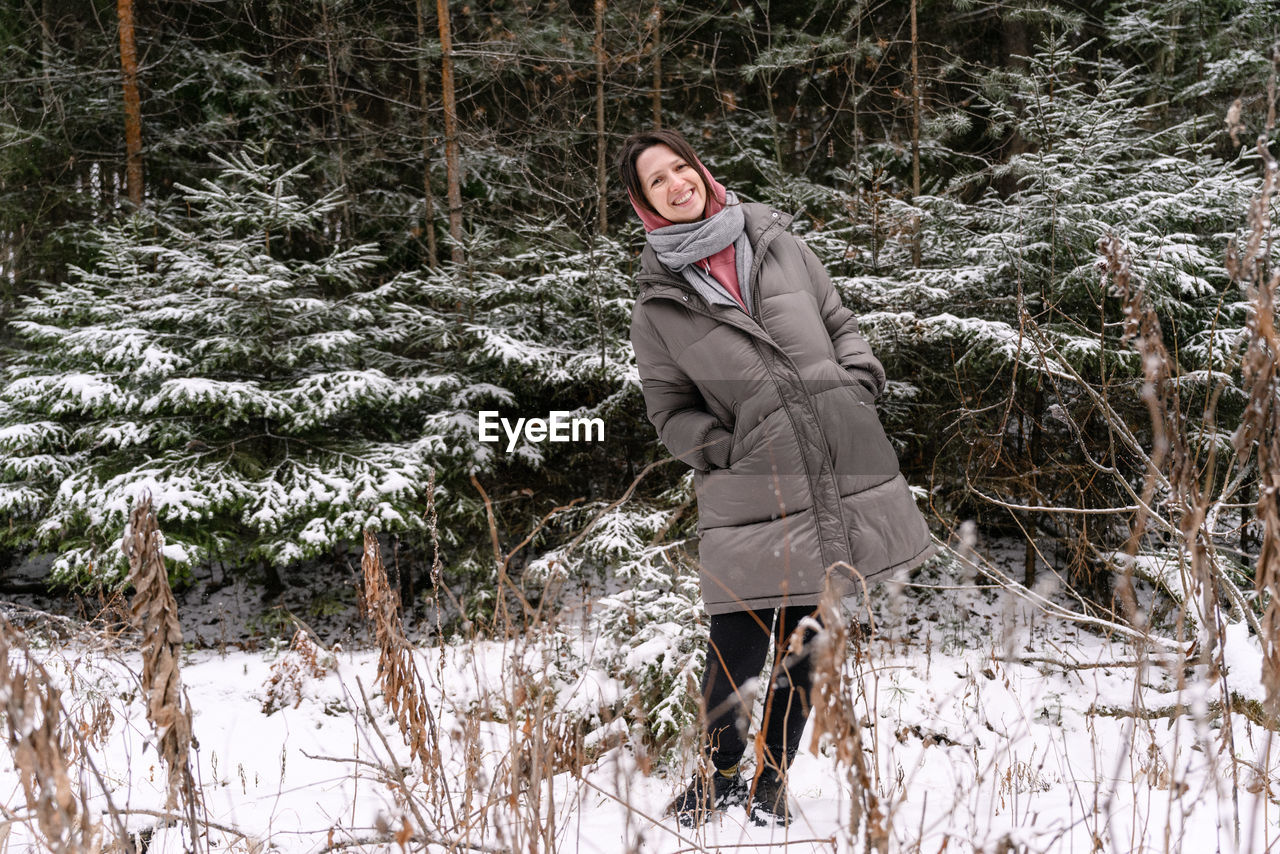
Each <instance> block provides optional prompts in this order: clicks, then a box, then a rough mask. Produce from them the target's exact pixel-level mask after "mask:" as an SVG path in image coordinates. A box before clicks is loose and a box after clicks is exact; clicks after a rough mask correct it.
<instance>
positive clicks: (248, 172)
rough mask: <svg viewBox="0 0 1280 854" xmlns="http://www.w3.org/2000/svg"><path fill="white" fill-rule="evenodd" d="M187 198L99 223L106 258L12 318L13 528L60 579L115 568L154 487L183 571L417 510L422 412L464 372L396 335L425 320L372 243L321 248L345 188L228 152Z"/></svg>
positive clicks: (99, 245)
mask: <svg viewBox="0 0 1280 854" xmlns="http://www.w3.org/2000/svg"><path fill="white" fill-rule="evenodd" d="M219 163H220V165H221V174H220V175H219V176H218V178H217V179H216V180H213V181H205V182H203V183H202V184H201V186H199V187H190V188H183V189H184V191H185V206H182V207H178V208H175V209H169V210H166V211H161V212H158V213H141V214H138V215H136V216H134V217H133V218H132V219H130V220H128V221H125V222H123V223H120V224H117V225H109V226H105V227H102V228H100V229H97V230H95V231H94V232H93V233H92V234H90V235H89V236H88V239H89V240H90V241H91V242H92V243H93V244H94V245H95V247H96V252H97V255H96V259H95V261H94V263H93V264H92V265H88V266H86V267H85V268H83V269H80V268H74V269H73V270H72V273H71V275H70V276H69V280H68V281H66V282H62V283H58V284H53V285H49V286H47V287H45V288H44V289H43V290H42V292H41V294H40V295H39V296H38V297H36V298H32V299H29V300H27V301H26V302H25V304H24V305H23V306H22V308H21V309H20V311H19V312H18V315H17V317H16V318H15V320H14V321H13V329H14V330H15V332H16V334H17V336H18V338H19V344H20V346H21V347H22V348H23V349H22V350H20V351H19V352H18V353H17V354H16V355H15V364H14V365H12V366H11V367H10V368H9V369H8V370H7V371H6V376H5V385H4V388H3V392H0V447H3V450H4V462H3V465H2V466H0V513H3V514H4V515H5V517H6V522H7V524H6V525H5V528H4V533H3V535H2V536H3V537H4V538H5V541H6V542H7V543H8V544H11V545H14V546H17V547H21V548H32V547H35V548H40V549H45V550H49V551H55V552H57V553H58V557H57V560H56V563H55V565H54V578H55V579H57V580H60V581H64V582H89V581H93V582H107V583H111V582H114V581H117V580H118V579H119V577H120V572H121V570H122V569H123V568H124V565H123V563H122V560H121V556H120V554H119V548H118V544H119V542H120V537H121V534H122V530H123V527H124V523H125V519H126V516H127V514H128V512H129V509H130V506H131V505H132V503H133V500H134V498H135V497H136V496H137V495H138V494H139V492H141V491H143V490H148V491H150V492H151V493H152V495H153V498H154V499H155V501H156V504H157V507H158V509H159V513H160V516H161V524H162V526H163V529H164V531H165V535H166V537H167V543H168V544H167V546H166V557H167V558H169V560H170V561H171V565H173V566H177V567H182V566H184V565H189V564H191V563H192V562H195V561H201V560H206V559H214V558H216V559H218V560H221V561H223V562H224V563H226V564H227V565H230V566H243V565H246V564H250V563H253V564H258V563H261V564H263V565H265V566H267V567H268V568H273V567H281V566H285V565H287V564H289V563H292V562H295V561H297V560H299V559H301V558H304V557H308V556H312V555H317V554H320V553H323V552H326V551H328V550H330V549H331V548H333V546H334V545H335V544H336V543H338V542H339V541H342V540H351V539H353V538H355V537H357V536H358V534H359V532H360V530H361V529H362V528H365V527H373V528H377V529H392V530H395V529H407V528H413V527H415V526H419V525H421V524H422V520H421V518H420V516H421V508H422V506H423V501H424V494H423V491H424V489H425V485H426V483H427V466H428V460H429V457H430V456H431V455H432V454H435V453H439V451H440V449H441V445H442V442H441V439H440V438H439V437H437V436H434V435H433V434H431V433H430V432H429V431H427V430H425V429H424V423H423V421H424V419H423V412H424V411H425V410H427V409H430V408H431V404H432V402H433V401H435V400H437V399H438V396H439V395H440V394H441V393H442V392H443V391H444V390H447V389H448V388H449V387H450V386H451V385H456V384H457V381H456V379H455V378H451V377H448V376H439V375H437V374H435V373H434V372H433V371H432V370H431V366H430V364H429V362H428V361H427V360H424V359H421V358H419V359H412V358H406V357H405V355H404V353H403V343H404V341H405V340H411V339H412V338H413V337H414V336H415V335H417V334H418V333H419V332H420V330H421V328H422V327H424V326H432V325H434V320H435V319H434V318H432V317H431V316H430V315H429V314H426V313H424V312H423V311H422V310H420V309H416V308H414V307H412V306H408V305H402V304H398V303H397V301H396V299H395V297H396V294H397V292H398V290H399V289H401V288H402V287H404V285H403V283H402V282H400V281H398V280H393V281H392V282H390V283H387V284H386V285H384V286H383V287H382V288H379V289H374V290H371V291H366V288H367V286H368V283H369V280H370V279H371V278H372V273H373V270H374V268H375V265H376V264H377V262H378V260H379V259H378V255H377V253H376V249H375V247H373V246H370V245H361V246H354V247H351V248H347V249H330V248H329V246H330V244H331V243H332V236H331V235H327V234H324V233H322V232H321V231H320V230H319V223H320V222H321V218H322V217H323V215H324V214H325V213H326V212H327V211H329V210H331V209H332V208H334V207H335V206H337V205H339V204H340V203H341V201H340V199H339V198H338V197H337V196H336V195H328V196H325V197H323V198H320V199H314V200H308V199H306V198H304V197H303V196H302V195H299V194H298V193H297V192H296V191H295V189H294V188H295V187H298V186H299V185H301V184H303V183H304V181H305V175H304V174H303V172H302V169H301V167H295V168H292V169H284V168H282V167H280V166H276V165H272V164H270V163H268V162H265V159H264V158H262V156H261V154H260V152H258V153H255V152H254V151H252V150H247V151H245V152H244V153H242V154H240V155H237V156H234V157H232V158H229V159H227V160H220V161H219Z"/></svg>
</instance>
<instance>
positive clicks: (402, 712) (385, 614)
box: [360, 531, 440, 777]
mask: <svg viewBox="0 0 1280 854" xmlns="http://www.w3.org/2000/svg"><path fill="white" fill-rule="evenodd" d="M360 568H361V569H362V570H363V572H364V609H365V615H366V616H367V617H368V618H369V619H370V620H372V621H373V627H374V634H375V636H376V638H377V641H378V686H379V687H380V688H381V689H382V696H383V699H385V700H386V703H387V706H388V707H389V708H390V709H391V712H392V714H394V715H395V718H396V723H397V724H398V725H399V726H400V733H401V734H402V735H403V736H404V739H405V744H407V745H408V747H409V752H410V754H412V756H413V757H414V758H415V759H417V760H418V761H419V762H420V763H421V764H422V771H423V774H424V777H425V776H427V775H430V772H431V770H432V769H434V768H437V767H439V762H440V755H439V753H440V738H439V734H438V733H437V731H436V722H435V718H434V716H433V715H432V713H431V707H430V706H429V705H427V699H426V694H427V692H426V687H425V686H424V685H423V682H422V677H421V675H419V673H418V667H417V665H416V664H415V663H414V660H413V647H412V645H411V644H410V643H409V639H408V637H406V636H405V633H404V627H403V626H401V624H400V611H399V601H398V597H397V594H396V593H395V591H393V590H392V589H391V585H390V584H389V583H388V582H387V571H386V568H385V567H384V566H383V565H382V547H381V545H380V544H379V543H378V538H377V537H376V536H375V535H374V534H373V532H372V531H365V532H364V557H363V558H362V559H361V561H360Z"/></svg>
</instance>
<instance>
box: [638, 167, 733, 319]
mask: <svg viewBox="0 0 1280 854" xmlns="http://www.w3.org/2000/svg"><path fill="white" fill-rule="evenodd" d="M698 170H699V171H700V172H701V173H702V175H703V177H705V178H706V179H707V182H708V183H709V184H710V186H711V192H710V193H708V194H707V207H706V209H705V210H704V211H703V212H702V218H703V219H706V218H707V217H711V216H715V215H716V214H718V213H720V211H722V210H724V200H725V194H724V193H725V190H724V185H723V184H721V183H720V182H719V181H717V180H716V179H715V178H713V177H711V173H710V172H709V171H708V170H707V167H705V166H703V165H702V161H698ZM627 198H628V199H630V200H631V207H633V208H635V211H636V215H637V216H639V217H640V221H641V222H642V223H644V230H645V231H646V232H649V231H653V230H654V229H655V228H664V227H666V226H668V225H674V224H675V223H673V222H671V221H670V220H668V219H666V218H665V217H661V216H658V214H656V213H654V212H653V211H651V210H649V209H648V208H646V207H645V206H644V205H641V204H639V203H638V202H637V201H636V199H635V197H634V196H632V195H631V193H630V192H628V193H627ZM699 265H700V266H701V267H702V269H703V270H706V271H707V272H708V273H710V274H711V276H712V278H714V279H715V280H716V281H717V282H719V283H720V284H722V285H724V289H725V290H726V291H728V292H729V295H730V296H732V297H733V298H734V299H735V300H737V301H738V305H740V306H742V309H743V311H747V304H746V303H745V302H743V301H742V289H741V288H740V287H738V267H737V260H736V258H735V257H734V251H733V244H732V243H730V244H729V245H728V246H726V247H725V248H723V249H721V250H720V251H719V252H717V253H716V254H714V255H712V256H710V257H708V258H704V259H703V260H702V261H700V262H699ZM748 313H749V312H748Z"/></svg>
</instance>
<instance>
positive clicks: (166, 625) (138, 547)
mask: <svg viewBox="0 0 1280 854" xmlns="http://www.w3.org/2000/svg"><path fill="white" fill-rule="evenodd" d="M163 543H164V536H163V535H162V534H161V533H160V530H159V528H158V526H157V524H156V514H155V510H154V509H153V508H152V506H151V496H150V495H144V496H142V497H141V498H140V499H139V500H138V502H137V504H135V505H134V508H133V512H132V513H131V514H130V515H129V526H128V528H127V529H126V530H125V535H124V541H123V543H122V544H121V549H122V550H123V551H124V554H125V557H126V558H128V560H129V582H130V583H131V584H132V585H133V587H134V594H133V602H132V608H131V614H132V618H133V622H134V625H135V626H137V627H138V628H139V629H140V630H141V631H142V643H141V650H142V690H143V693H144V694H145V695H146V698H147V720H148V721H150V722H151V724H152V725H153V726H154V727H155V728H156V739H157V745H156V746H157V752H158V753H159V754H160V757H161V759H163V760H164V764H165V767H166V768H167V770H168V786H167V790H166V791H167V794H166V800H165V809H166V810H168V809H170V808H172V807H174V806H175V805H177V804H181V805H182V807H183V808H184V809H185V811H186V814H187V818H188V830H189V831H190V833H191V841H192V846H193V848H194V847H198V846H197V845H196V840H197V838H198V837H197V835H196V834H197V825H196V816H195V811H196V807H197V805H198V804H199V802H200V793H199V790H198V789H197V788H196V785H195V780H194V779H193V777H192V774H191V762H190V751H191V748H192V746H193V743H194V739H193V737H192V734H191V709H190V708H189V706H188V705H187V704H186V703H184V701H183V697H182V676H181V673H180V672H179V668H178V659H179V656H180V655H181V654H182V626H181V625H180V624H179V623H178V603H177V602H176V601H175V600H174V598H173V591H172V590H171V589H170V588H169V575H168V573H167V572H166V571H165V567H164V557H163V556H162V554H161V548H162V546H163Z"/></svg>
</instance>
